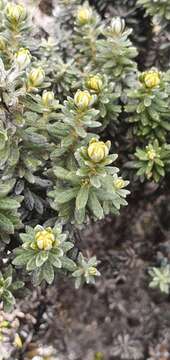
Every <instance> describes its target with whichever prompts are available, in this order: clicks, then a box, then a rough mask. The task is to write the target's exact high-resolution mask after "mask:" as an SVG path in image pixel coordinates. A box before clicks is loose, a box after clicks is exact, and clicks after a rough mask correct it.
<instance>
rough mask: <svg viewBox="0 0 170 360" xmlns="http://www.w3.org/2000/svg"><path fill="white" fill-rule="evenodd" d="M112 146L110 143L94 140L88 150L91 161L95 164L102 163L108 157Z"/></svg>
mask: <svg viewBox="0 0 170 360" xmlns="http://www.w3.org/2000/svg"><path fill="white" fill-rule="evenodd" d="M110 146H111V143H110V141H107V142H106V143H104V142H103V141H99V140H98V139H92V140H91V141H90V143H89V146H88V149H87V152H88V155H89V157H90V159H91V160H92V161H93V162H94V163H99V162H101V161H102V160H104V159H105V158H106V157H107V156H108V154H109V150H110Z"/></svg>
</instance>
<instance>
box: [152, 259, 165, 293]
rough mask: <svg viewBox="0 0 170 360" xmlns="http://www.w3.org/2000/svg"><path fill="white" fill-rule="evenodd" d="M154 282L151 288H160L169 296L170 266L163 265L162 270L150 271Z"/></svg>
mask: <svg viewBox="0 0 170 360" xmlns="http://www.w3.org/2000/svg"><path fill="white" fill-rule="evenodd" d="M149 275H150V276H151V277H152V281H151V282H150V284H149V286H150V287H151V288H159V289H160V291H161V292H163V293H166V294H169V289H170V265H168V264H167V265H163V266H162V267H160V268H156V267H153V268H151V269H150V270H149Z"/></svg>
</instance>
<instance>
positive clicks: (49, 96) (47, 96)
mask: <svg viewBox="0 0 170 360" xmlns="http://www.w3.org/2000/svg"><path fill="white" fill-rule="evenodd" d="M42 103H43V105H44V106H45V107H47V108H51V107H52V106H53V103H54V93H53V91H46V90H45V91H43V94H42Z"/></svg>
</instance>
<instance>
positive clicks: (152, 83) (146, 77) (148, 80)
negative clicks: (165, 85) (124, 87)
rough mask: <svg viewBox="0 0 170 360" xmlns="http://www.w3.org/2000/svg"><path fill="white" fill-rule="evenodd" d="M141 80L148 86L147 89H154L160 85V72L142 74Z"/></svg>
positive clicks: (153, 71) (150, 71) (152, 71)
mask: <svg viewBox="0 0 170 360" xmlns="http://www.w3.org/2000/svg"><path fill="white" fill-rule="evenodd" d="M139 80H140V81H141V82H142V83H143V84H144V85H145V86H146V88H148V89H154V88H156V87H157V86H159V84H160V72H159V71H158V70H149V71H145V72H144V73H143V74H141V76H140V77H139Z"/></svg>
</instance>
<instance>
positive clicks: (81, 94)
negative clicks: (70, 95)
mask: <svg viewBox="0 0 170 360" xmlns="http://www.w3.org/2000/svg"><path fill="white" fill-rule="evenodd" d="M74 103H75V105H76V106H77V108H78V109H79V110H81V111H84V110H86V109H87V108H89V107H90V105H92V103H93V96H92V95H90V93H89V92H88V91H87V90H84V91H81V90H78V91H77V92H76V94H75V96H74Z"/></svg>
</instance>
